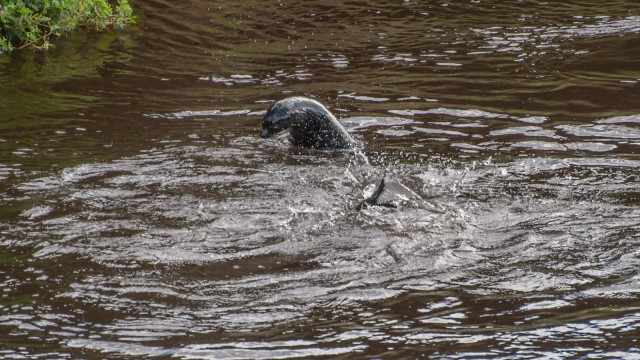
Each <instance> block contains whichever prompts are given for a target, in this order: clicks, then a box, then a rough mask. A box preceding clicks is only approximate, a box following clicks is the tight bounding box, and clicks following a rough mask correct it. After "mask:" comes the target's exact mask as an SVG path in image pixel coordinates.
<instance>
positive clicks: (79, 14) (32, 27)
mask: <svg viewBox="0 0 640 360" xmlns="http://www.w3.org/2000/svg"><path fill="white" fill-rule="evenodd" d="M132 14H133V11H132V10H131V6H130V5H129V2H128V0H117V2H116V3H115V4H113V5H111V4H109V3H108V2H107V0H0V53H7V52H11V51H12V50H13V49H14V48H24V47H33V48H37V49H46V48H47V47H49V46H50V43H49V41H50V39H51V38H52V37H60V36H62V35H64V34H66V33H68V32H69V31H72V30H74V29H77V28H87V29H91V30H105V29H106V28H109V27H113V28H114V29H121V28H123V27H125V26H126V25H127V24H132V23H134V20H135V17H134V16H133V15H132Z"/></svg>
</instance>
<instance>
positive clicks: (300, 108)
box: [260, 96, 355, 149]
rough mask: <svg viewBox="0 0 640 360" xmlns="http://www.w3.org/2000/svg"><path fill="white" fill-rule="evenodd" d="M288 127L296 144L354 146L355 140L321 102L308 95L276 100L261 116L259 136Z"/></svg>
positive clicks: (265, 136) (315, 146) (343, 147)
mask: <svg viewBox="0 0 640 360" xmlns="http://www.w3.org/2000/svg"><path fill="white" fill-rule="evenodd" d="M287 129H289V134H290V135H291V140H292V143H293V145H295V146H300V147H306V148H314V149H353V148H354V147H355V141H354V140H353V139H352V138H351V136H350V135H349V133H347V130H346V129H345V128H344V126H342V124H340V122H339V121H338V120H337V119H336V117H335V116H333V114H332V113H331V112H330V111H329V110H328V109H327V108H326V107H325V106H324V105H322V104H321V103H319V102H318V101H316V100H313V99H309V98H305V97H299V96H296V97H290V98H286V99H282V100H279V101H276V102H275V103H274V104H273V105H271V107H270V108H269V109H268V110H267V113H266V114H265V115H264V119H262V130H261V131H260V137H262V138H268V137H270V136H272V135H274V134H277V133H279V132H281V131H283V130H287Z"/></svg>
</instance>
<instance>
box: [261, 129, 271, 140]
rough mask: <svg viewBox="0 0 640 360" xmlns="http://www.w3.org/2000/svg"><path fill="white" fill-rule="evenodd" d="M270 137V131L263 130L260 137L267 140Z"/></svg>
mask: <svg viewBox="0 0 640 360" xmlns="http://www.w3.org/2000/svg"><path fill="white" fill-rule="evenodd" d="M269 136H271V133H270V132H269V130H268V129H262V131H260V137H261V138H263V139H266V138H268V137H269Z"/></svg>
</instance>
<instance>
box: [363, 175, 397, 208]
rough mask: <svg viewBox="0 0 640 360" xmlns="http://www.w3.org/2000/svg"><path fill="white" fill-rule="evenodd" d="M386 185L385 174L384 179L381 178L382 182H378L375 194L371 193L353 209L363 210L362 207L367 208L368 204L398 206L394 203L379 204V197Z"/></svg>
mask: <svg viewBox="0 0 640 360" xmlns="http://www.w3.org/2000/svg"><path fill="white" fill-rule="evenodd" d="M384 187H385V183H384V176H383V177H382V179H380V183H379V184H378V187H377V188H376V190H375V191H374V192H373V194H371V196H369V197H368V198H366V199H364V200H362V201H361V202H360V203H359V204H358V205H356V207H355V208H354V209H353V210H355V211H360V210H362V208H366V207H367V206H368V205H375V206H384V207H388V208H394V209H395V208H396V206H395V205H393V204H379V203H378V198H379V197H380V195H382V193H383V192H384Z"/></svg>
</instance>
